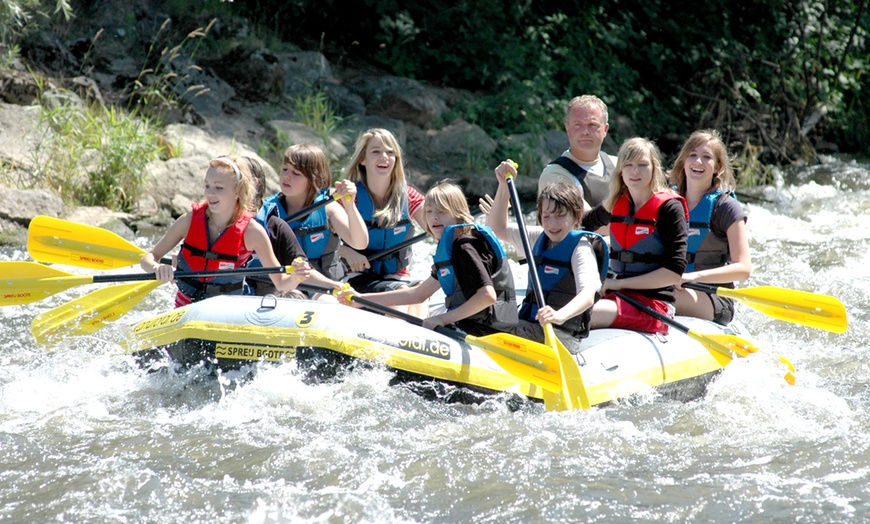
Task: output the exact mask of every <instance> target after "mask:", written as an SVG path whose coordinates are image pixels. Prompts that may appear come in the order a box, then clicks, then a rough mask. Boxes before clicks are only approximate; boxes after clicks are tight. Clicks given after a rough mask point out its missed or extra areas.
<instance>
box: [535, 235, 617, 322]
mask: <svg viewBox="0 0 870 524" xmlns="http://www.w3.org/2000/svg"><path fill="white" fill-rule="evenodd" d="M584 237H585V238H586V240H587V241H589V243H590V245H591V246H592V250H593V252H594V253H595V259H596V262H597V263H598V270H599V279H600V280H601V282H603V281H604V279H605V278H606V277H607V256H608V250H607V242H606V241H605V240H604V237H602V236H601V235H599V234H598V233H593V232H591V231H581V230H576V229H575V230H573V231H571V232H570V233H568V236H566V237H565V238H564V239H562V241H561V242H559V243H558V244H557V245H555V246H553V247H551V248H550V249H544V246H546V245H547V235H546V234H541V236H539V237H538V240H537V242H535V245H534V247H533V248H532V256H533V257H534V258H535V267H536V269H537V272H538V280H539V281H540V283H541V291H542V292H543V295H544V303H545V304H547V305H548V306H550V307H552V308H553V309H561V308H562V307H564V306H565V305H566V304H567V303H568V302H570V301H572V300H573V299H574V297H575V296H577V286H576V282H575V278H574V271H572V267H571V256H572V255H573V254H574V250H575V249H577V244H579V243H580V239H582V238H584ZM538 309H539V308H538V304H537V302H536V301H535V292H534V290H533V289H532V287H531V279H529V288H528V290H527V291H526V298H525V300H523V303H522V306H521V307H520V313H519V315H520V318H521V319H523V320H527V321H529V322H536V320H535V317H536V316H537V314H538ZM588 316H589V315H588V310H587V312H584V313H582V314H580V315H576V316H574V317H572V318H570V319H568V320H566V321H565V322H564V323H562V325H561V326H557V327H560V328H562V329H564V330H566V331H569V332H571V334H572V335H574V336H578V335H579V336H586V335H587V332H588V326H589V321H588Z"/></svg>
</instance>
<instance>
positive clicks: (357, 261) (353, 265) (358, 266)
mask: <svg viewBox="0 0 870 524" xmlns="http://www.w3.org/2000/svg"><path fill="white" fill-rule="evenodd" d="M344 260H345V261H346V262H347V267H349V268H350V270H351V272H353V273H362V272H363V271H365V270H366V269H368V268H370V267H372V266H371V264H369V259H367V258H366V257H365V256H363V255H361V254H359V253H358V252H357V251H355V250H353V249H348V250H347V252H346V253H344Z"/></svg>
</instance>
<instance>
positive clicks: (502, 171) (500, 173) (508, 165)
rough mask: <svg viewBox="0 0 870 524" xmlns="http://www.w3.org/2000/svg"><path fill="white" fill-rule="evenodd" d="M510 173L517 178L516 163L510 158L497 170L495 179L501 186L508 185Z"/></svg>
mask: <svg viewBox="0 0 870 524" xmlns="http://www.w3.org/2000/svg"><path fill="white" fill-rule="evenodd" d="M508 173H511V174H512V175H513V176H517V168H516V162H514V161H513V160H511V159H510V158H508V159H507V160H505V161H504V162H502V163H501V164H499V165H498V167H496V168H495V178H497V179H498V183H499V184H505V183H507V175H508Z"/></svg>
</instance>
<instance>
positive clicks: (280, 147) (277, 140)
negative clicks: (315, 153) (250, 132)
mask: <svg viewBox="0 0 870 524" xmlns="http://www.w3.org/2000/svg"><path fill="white" fill-rule="evenodd" d="M266 139H267V140H268V141H269V142H271V143H272V144H274V145H275V149H276V151H280V152H281V153H283V152H284V150H285V149H287V147H289V146H291V145H294V144H312V145H316V146H317V147H319V148H321V149H323V151H324V152H325V153H326V154H327V156H328V157H329V158H331V159H338V158H344V157H345V156H347V154H348V149H347V147H345V145H344V144H342V143H341V142H339V141H338V140H337V139H335V138H334V137H331V136H330V137H327V140H326V141H324V139H323V137H322V136H321V135H319V134H318V133H317V131H315V130H314V129H312V128H310V127H308V126H306V125H304V124H300V123H297V122H291V121H289V120H271V121H269V122H266Z"/></svg>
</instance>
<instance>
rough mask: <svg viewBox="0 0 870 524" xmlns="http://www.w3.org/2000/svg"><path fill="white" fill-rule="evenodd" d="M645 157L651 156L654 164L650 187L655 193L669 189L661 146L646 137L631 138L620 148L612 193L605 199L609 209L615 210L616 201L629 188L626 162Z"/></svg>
mask: <svg viewBox="0 0 870 524" xmlns="http://www.w3.org/2000/svg"><path fill="white" fill-rule="evenodd" d="M643 158H649V161H650V164H652V166H651V167H652V180H650V188H651V189H652V191H653V193H657V192H659V191H664V190H667V189H668V182H667V180H666V179H665V173H664V171H662V154H661V153H660V152H659V148H658V147H657V146H656V145H655V144H654V143H653V142H651V141H649V140H647V139H646V138H640V137H635V138H629V139H628V140H626V141H625V142H623V143H622V146H621V147H620V148H619V155H618V157H617V160H616V170H615V171H614V172H613V179H612V180H611V181H610V195H609V196H608V197H607V199H606V200H605V201H604V207H605V208H606V209H607V210H608V211H613V206H614V205H615V204H616V201H617V200H619V197H620V196H621V195H622V194H623V193H624V192H625V191H626V190H627V189H626V186H625V182H624V181H623V180H622V170H623V169H624V168H625V164H627V163H631V162H636V161H638V160H641V159H643Z"/></svg>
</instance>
